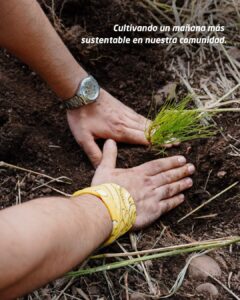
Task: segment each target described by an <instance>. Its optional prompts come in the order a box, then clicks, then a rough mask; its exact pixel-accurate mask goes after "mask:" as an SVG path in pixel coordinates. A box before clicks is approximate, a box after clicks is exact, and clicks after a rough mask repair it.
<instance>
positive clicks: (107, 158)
mask: <svg viewBox="0 0 240 300" xmlns="http://www.w3.org/2000/svg"><path fill="white" fill-rule="evenodd" d="M116 160H117V145H116V143H115V142H114V141H113V140H107V141H106V142H105V144H104V147H103V155H102V161H101V163H100V165H99V167H100V168H101V167H103V168H111V169H114V168H115V167H116Z"/></svg>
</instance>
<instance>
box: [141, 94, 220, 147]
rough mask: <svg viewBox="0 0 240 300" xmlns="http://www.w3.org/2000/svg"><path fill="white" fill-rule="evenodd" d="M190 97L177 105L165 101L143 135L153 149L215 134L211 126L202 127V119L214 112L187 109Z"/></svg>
mask: <svg viewBox="0 0 240 300" xmlns="http://www.w3.org/2000/svg"><path fill="white" fill-rule="evenodd" d="M190 101H191V97H190V96H187V97H185V98H184V99H183V100H181V101H180V102H179V103H172V102H170V101H169V100H167V102H166V104H165V105H164V106H163V107H162V109H161V110H160V112H159V113H158V114H157V116H156V117H155V119H154V120H153V121H152V123H151V124H150V126H149V127H148V129H147V130H146V132H145V134H146V137H147V139H148V141H149V142H150V143H151V144H152V145H153V146H155V147H158V148H159V147H160V148H163V147H164V145H167V144H172V143H176V142H184V141H189V140H194V139H198V138H208V137H211V136H213V135H214V134H216V130H214V129H213V125H204V122H203V120H204V118H205V117H206V116H208V117H209V116H212V115H213V114H214V113H215V111H214V110H211V111H209V110H208V111H207V112H206V111H204V110H200V109H187V106H188V104H189V102H190Z"/></svg>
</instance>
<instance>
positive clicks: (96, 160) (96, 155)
mask: <svg viewBox="0 0 240 300" xmlns="http://www.w3.org/2000/svg"><path fill="white" fill-rule="evenodd" d="M79 144H80V145H81V146H82V148H83V150H84V152H85V153H86V154H87V156H88V158H89V159H90V161H91V163H92V164H93V166H94V168H97V166H98V165H99V164H100V162H101V160H102V152H101V150H100V148H99V147H98V145H97V144H96V142H95V140H94V138H93V137H92V136H91V135H89V136H86V137H85V138H84V139H83V142H80V143H79Z"/></svg>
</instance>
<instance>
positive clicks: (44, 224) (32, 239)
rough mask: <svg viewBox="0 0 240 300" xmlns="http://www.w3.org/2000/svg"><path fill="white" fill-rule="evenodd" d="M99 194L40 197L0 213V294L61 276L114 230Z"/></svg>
mask: <svg viewBox="0 0 240 300" xmlns="http://www.w3.org/2000/svg"><path fill="white" fill-rule="evenodd" d="M111 230H112V223H111V219H110V216H109V213H108V211H107V209H106V207H105V206H104V204H103V203H102V202H101V200H100V199H98V198H96V197H94V196H90V195H86V196H81V197H76V198H72V199H67V198H56V197H53V198H42V199H37V200H33V201H30V202H28V203H25V204H22V205H19V206H15V207H11V208H8V209H5V210H3V211H1V212H0V236H1V247H0V298H1V299H13V298H15V297H16V296H18V295H20V294H23V293H26V292H28V291H31V290H33V289H35V288H37V287H40V286H42V285H43V284H45V283H47V282H49V281H51V280H53V279H55V278H57V277H59V276H61V275H62V274H64V273H65V272H67V271H69V270H70V269H71V268H73V267H74V266H76V265H77V264H79V263H80V262H81V261H83V260H84V259H85V258H86V257H87V256H89V254H90V253H91V252H92V251H94V250H95V249H96V248H97V247H99V246H100V245H101V244H102V243H103V242H104V241H105V240H106V239H107V238H108V236H109V235H110V233H111Z"/></svg>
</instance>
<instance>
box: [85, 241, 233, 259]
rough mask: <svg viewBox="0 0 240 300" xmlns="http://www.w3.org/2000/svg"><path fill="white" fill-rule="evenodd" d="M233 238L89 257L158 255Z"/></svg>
mask: <svg viewBox="0 0 240 300" xmlns="http://www.w3.org/2000/svg"><path fill="white" fill-rule="evenodd" d="M233 238H234V237H232V236H230V237H225V238H219V239H212V240H206V241H198V242H193V243H189V244H181V245H174V246H168V247H162V248H156V249H147V250H141V251H134V252H124V253H103V254H98V255H94V256H91V257H90V259H103V258H111V257H112V258H113V257H130V258H132V257H133V256H137V255H145V254H152V253H160V252H166V251H172V250H179V249H184V248H189V247H195V246H204V245H210V244H213V245H215V244H216V243H218V244H220V243H223V244H224V243H226V241H231V240H232V239H233Z"/></svg>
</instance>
